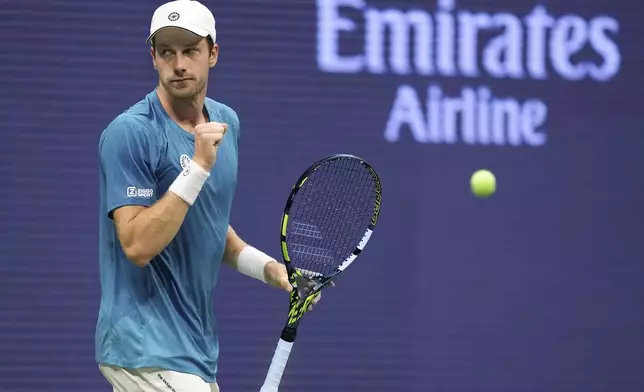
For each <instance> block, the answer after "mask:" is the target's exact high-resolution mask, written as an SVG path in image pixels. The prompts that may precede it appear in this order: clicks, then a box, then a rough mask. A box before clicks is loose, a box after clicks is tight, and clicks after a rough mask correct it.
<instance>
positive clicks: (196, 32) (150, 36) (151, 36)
mask: <svg viewBox="0 0 644 392" xmlns="http://www.w3.org/2000/svg"><path fill="white" fill-rule="evenodd" d="M171 27H174V28H176V29H181V30H185V31H188V32H190V33H192V34H195V35H198V36H200V37H203V38H206V37H207V36H208V32H207V31H206V32H200V31H197V30H196V29H189V28H187V27H184V26H178V25H168V26H163V27H159V28H158V29H156V30H154V31H153V32H152V33H151V34H150V35H149V36H148V39H147V40H145V42H146V43H147V44H149V43H150V42H151V41H152V38H154V36H155V35H156V33H158V32H159V31H161V30H164V29H168V28H171Z"/></svg>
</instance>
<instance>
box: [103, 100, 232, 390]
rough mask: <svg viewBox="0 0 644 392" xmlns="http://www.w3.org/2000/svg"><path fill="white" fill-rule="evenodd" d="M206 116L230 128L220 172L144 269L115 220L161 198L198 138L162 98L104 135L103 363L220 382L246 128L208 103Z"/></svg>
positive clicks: (149, 102) (123, 117)
mask: <svg viewBox="0 0 644 392" xmlns="http://www.w3.org/2000/svg"><path fill="white" fill-rule="evenodd" d="M206 109H207V111H208V115H209V117H210V121H218V122H225V123H227V124H228V131H227V132H226V134H225V136H224V138H223V141H222V143H221V145H220V147H219V149H218V152H217V161H216V163H215V166H214V167H213V169H212V171H211V175H210V178H209V179H208V181H207V182H206V184H205V185H204V187H203V188H202V190H201V193H200V194H199V197H198V198H197V201H196V202H195V204H194V205H193V206H191V207H190V208H189V210H188V213H187V215H186V217H185V220H184V222H183V224H182V225H181V228H180V230H179V232H178V233H177V235H176V237H175V238H174V239H173V240H172V242H170V244H169V245H168V246H167V247H166V248H165V249H164V250H163V251H162V252H161V253H160V254H159V255H158V256H156V257H155V258H154V259H153V260H152V261H151V262H150V263H149V264H148V265H146V266H145V267H142V268H141V267H137V266H136V265H134V264H133V263H132V262H131V261H129V260H128V259H127V258H126V257H125V254H124V253H123V250H122V248H121V245H120V242H119V240H118V237H117V235H116V231H115V225H114V222H113V221H112V216H111V214H112V212H113V211H114V209H116V208H118V207H121V206H125V205H142V206H151V205H152V204H153V203H154V202H155V201H156V200H158V199H159V198H161V197H162V196H163V194H164V193H165V192H166V191H167V190H168V188H169V187H170V185H171V184H172V182H173V181H174V180H175V178H176V177H177V176H178V175H179V173H180V172H181V170H182V162H183V163H184V164H185V162H186V160H187V159H189V158H191V157H192V156H193V152H194V136H193V134H191V133H189V132H187V131H185V130H183V129H182V128H180V127H179V126H178V125H177V124H176V123H175V122H174V121H173V120H172V119H170V117H169V116H168V114H167V112H166V111H165V109H164V108H163V106H162V105H161V103H160V101H159V98H158V96H157V94H156V90H155V91H153V92H151V93H149V94H148V95H147V96H146V97H145V98H144V99H143V100H141V101H140V102H138V103H137V104H135V105H133V106H132V107H131V108H129V109H128V110H127V111H125V112H124V113H122V114H120V115H119V116H118V117H116V118H115V119H114V120H113V121H112V122H111V123H110V124H109V126H108V127H107V128H106V129H105V130H104V131H103V133H102V134H101V138H100V142H99V156H100V169H101V171H100V217H99V222H100V228H99V242H98V244H99V245H98V247H99V264H100V280H101V303H100V311H99V315H98V322H97V327H96V360H97V361H98V363H103V364H110V365H116V366H121V367H126V368H139V367H159V368H163V369H169V370H176V371H181V372H186V373H191V374H196V375H198V376H200V377H201V378H203V379H204V380H205V381H207V382H214V381H215V375H216V372H217V359H218V356H219V343H218V337H217V328H216V321H215V319H214V315H213V295H212V294H213V289H214V286H215V284H216V282H217V277H218V275H219V268H220V265H221V262H222V258H223V254H224V248H225V244H226V233H227V230H228V223H229V217H230V210H231V205H232V202H233V196H234V192H235V187H236V183H237V157H238V139H239V132H240V130H239V118H238V117H237V114H236V113H235V112H234V111H233V110H232V109H231V108H229V107H228V106H226V105H224V104H221V103H219V102H216V101H213V100H211V99H208V98H207V99H206Z"/></svg>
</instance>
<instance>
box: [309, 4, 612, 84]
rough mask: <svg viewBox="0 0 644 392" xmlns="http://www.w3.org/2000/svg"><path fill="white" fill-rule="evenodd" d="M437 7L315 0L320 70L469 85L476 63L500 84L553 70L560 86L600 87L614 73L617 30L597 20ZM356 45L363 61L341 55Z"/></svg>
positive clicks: (541, 10)
mask: <svg viewBox="0 0 644 392" xmlns="http://www.w3.org/2000/svg"><path fill="white" fill-rule="evenodd" d="M437 1H438V6H437V9H436V11H435V13H433V14H432V13H431V12H429V11H427V10H421V9H412V10H406V11H403V10H400V9H394V8H386V9H377V8H375V7H369V6H368V5H367V0H317V9H318V26H317V45H318V48H317V63H318V67H319V69H320V70H322V71H324V72H332V73H359V72H368V73H372V74H379V75H382V74H387V73H393V74H398V75H408V74H417V75H427V76H429V75H435V74H438V75H441V76H448V77H455V76H464V77H475V76H480V72H481V69H480V68H479V65H478V64H477V59H478V58H479V57H482V61H483V64H482V65H483V69H484V70H485V71H486V73H487V74H488V75H490V76H492V77H494V78H499V79H501V78H511V79H524V78H526V77H530V78H533V79H537V80H544V79H546V78H547V77H548V67H549V66H552V70H554V71H555V72H556V73H557V74H558V75H559V76H560V77H562V78H563V79H565V80H572V81H576V80H581V79H583V78H586V77H590V78H592V79H594V80H598V81H605V80H607V79H609V78H611V77H613V76H614V75H615V74H616V73H617V72H618V71H619V69H620V63H621V56H620V52H619V46H618V45H617V43H616V42H615V40H614V36H615V33H616V32H617V31H618V30H619V23H618V22H617V21H616V20H615V19H613V18H609V17H606V16H598V17H595V18H593V19H591V20H590V21H589V22H587V21H586V20H584V19H583V18H582V17H580V16H577V15H572V14H566V15H564V16H561V17H559V18H556V17H555V16H553V15H551V14H549V13H548V11H547V10H546V8H545V6H543V5H537V6H535V7H534V8H533V9H532V11H531V12H530V13H529V14H527V15H525V16H518V15H514V14H510V13H507V12H498V13H486V12H477V13H472V12H469V11H467V10H458V11H457V10H456V1H455V0H437ZM342 7H344V8H346V9H347V11H350V10H351V11H354V12H355V11H357V12H361V13H362V15H363V17H364V21H359V20H358V18H356V17H355V16H354V17H353V18H352V17H349V16H348V13H347V14H341V13H340V9H341V8H342ZM360 23H364V36H363V37H359V36H357V34H358V32H359V31H361V30H362V29H361V28H360V26H359V24H360ZM490 33H493V34H494V36H493V37H492V38H491V39H482V37H484V36H489V35H490ZM481 34H482V35H481ZM343 37H344V39H342V38H343ZM360 38H363V39H364V44H363V45H357V47H362V53H350V52H351V51H349V50H347V49H345V50H341V49H342V48H343V45H342V42H346V43H347V44H345V45H344V46H348V44H349V43H351V45H352V46H351V48H355V47H356V45H355V43H356V40H357V39H360ZM358 42H359V41H358ZM586 43H590V48H591V49H592V50H593V51H594V52H595V53H596V54H597V55H599V56H600V57H601V58H602V61H601V65H597V64H593V63H592V62H590V61H589V60H587V59H586V60H584V59H583V58H582V57H583V56H586V55H585V54H584V55H583V56H582V55H581V52H582V49H583V48H584V47H585V45H586ZM524 46H525V47H526V50H525V55H523V53H524ZM352 51H353V50H352ZM577 55H578V56H577ZM577 57H580V58H579V59H578V60H577V61H576V62H575V63H573V60H572V59H573V58H577Z"/></svg>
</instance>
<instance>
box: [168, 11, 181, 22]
mask: <svg viewBox="0 0 644 392" xmlns="http://www.w3.org/2000/svg"><path fill="white" fill-rule="evenodd" d="M168 19H169V20H170V21H171V22H174V21H176V20H179V13H178V12H172V13H170V15H168Z"/></svg>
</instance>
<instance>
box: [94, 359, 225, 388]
mask: <svg viewBox="0 0 644 392" xmlns="http://www.w3.org/2000/svg"><path fill="white" fill-rule="evenodd" d="M98 367H99V369H100V370H101V373H103V376H105V378H106V379H107V381H109V383H110V384H112V386H113V387H114V392H219V386H218V385H217V383H207V382H205V381H204V380H202V379H201V378H200V377H198V376H195V375H194V374H187V373H180V372H175V371H172V370H163V369H157V368H142V369H123V368H120V367H117V366H111V365H103V364H100V365H99V366H98Z"/></svg>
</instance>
